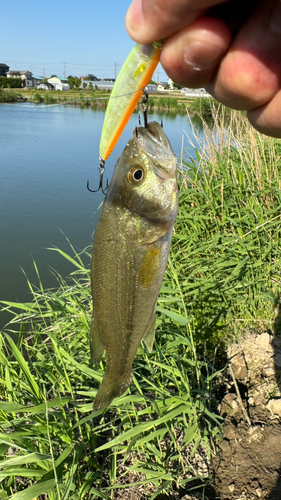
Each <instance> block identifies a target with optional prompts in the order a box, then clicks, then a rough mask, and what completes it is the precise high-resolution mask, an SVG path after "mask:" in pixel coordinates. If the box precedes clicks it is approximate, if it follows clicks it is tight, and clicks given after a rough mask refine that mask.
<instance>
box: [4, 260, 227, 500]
mask: <svg viewBox="0 0 281 500" xmlns="http://www.w3.org/2000/svg"><path fill="white" fill-rule="evenodd" d="M57 251H58V252H60V253H61V255H62V257H64V258H67V259H68V260H70V261H71V262H72V263H73V265H74V268H75V270H74V271H73V273H72V276H71V278H70V279H69V280H68V281H67V282H65V281H64V280H63V279H62V278H61V277H60V276H59V275H58V276H57V278H58V282H59V284H60V286H59V289H58V290H56V291H50V290H46V291H44V290H43V287H42V285H41V282H40V279H39V288H38V289H37V288H35V287H34V286H32V285H31V283H29V285H30V290H31V293H32V297H33V300H32V301H30V303H28V304H11V303H6V304H4V305H5V307H6V308H7V309H8V310H12V311H16V313H15V315H14V318H13V320H12V322H11V324H10V325H9V328H10V330H11V329H13V328H14V327H13V325H16V324H19V325H20V333H19V334H18V340H17V342H16V343H14V341H13V340H11V338H10V337H9V335H6V334H3V335H2V346H1V351H0V362H1V370H0V384H1V401H0V443H1V446H0V453H1V455H0V458H1V461H0V468H1V470H2V471H1V472H0V478H1V481H2V483H1V484H2V488H3V491H5V492H6V493H7V494H8V495H9V498H12V499H18V500H21V499H29V498H30V499H32V498H34V497H35V496H36V495H37V496H38V495H41V494H43V493H45V492H46V491H48V498H50V499H58V498H60V499H62V498H73V499H82V498H110V497H111V494H112V493H113V491H114V490H115V489H118V486H119V488H120V487H122V488H124V487H129V486H131V484H130V481H131V478H132V477H134V478H135V481H134V483H136V484H138V485H139V486H140V485H142V486H143V488H144V490H145V489H146V488H148V489H149V491H150V492H151V494H154V495H155V496H154V498H156V496H157V495H158V493H157V492H159V494H160V492H162V493H163V492H165V491H166V492H168V491H170V490H173V489H175V490H176V489H178V488H185V487H186V485H187V484H188V483H189V481H191V479H193V480H194V481H195V478H196V481H195V483H193V485H194V484H196V485H197V484H204V481H205V482H206V478H203V477H202V478H200V474H198V473H197V472H196V471H195V470H193V465H192V455H193V454H195V453H198V450H199V451H200V450H204V451H202V453H205V454H206V455H208V456H209V457H210V456H211V454H212V444H210V436H212V438H213V439H215V436H216V434H217V433H218V432H219V419H218V417H216V415H215V414H214V412H213V410H212V408H211V400H210V391H211V385H212V380H213V378H214V369H213V366H212V364H211V363H208V362H207V361H206V360H204V359H203V358H201V359H198V358H197V355H196V352H195V348H194V345H193V342H192V335H191V329H190V325H189V319H188V318H187V317H186V315H185V313H184V311H182V310H181V307H182V304H181V299H180V295H179V290H178V289H174V288H173V287H172V288H171V287H170V286H169V283H168V282H167V283H165V284H164V285H163V287H162V297H161V299H160V301H159V319H158V326H159V335H158V339H157V341H156V344H155V348H154V351H153V353H152V354H149V353H148V352H147V350H146V349H145V347H144V346H141V348H140V349H139V352H138V355H137V358H136V360H135V363H134V370H135V375H134V382H133V383H132V384H131V387H130V390H129V391H127V393H126V394H125V395H124V396H123V397H121V398H119V399H116V400H115V401H114V402H113V403H112V405H111V407H110V410H109V411H108V412H107V413H105V414H103V413H102V412H100V411H99V412H96V413H95V414H92V413H91V408H92V401H93V399H94V396H95V394H96V392H97V388H98V386H99V383H100V381H101V379H102V376H103V373H104V368H105V362H104V360H103V361H102V363H101V365H100V366H99V367H93V366H92V365H91V362H90V357H89V347H88V331H89V321H90V301H91V297H90V288H89V270H88V269H86V268H85V267H84V265H83V264H82V260H81V256H80V255H78V254H75V253H74V254H73V256H71V255H66V254H65V253H63V252H61V251H60V250H57ZM88 258H89V256H88ZM167 305H168V306H169V307H168V308H167ZM26 330H28V331H26ZM10 333H11V332H10ZM93 418H94V419H93ZM8 451H9V453H8ZM7 454H8V455H7ZM189 455H191V457H190V456H189ZM120 471H121V474H120ZM198 476H199V477H198ZM19 478H20V479H19Z"/></svg>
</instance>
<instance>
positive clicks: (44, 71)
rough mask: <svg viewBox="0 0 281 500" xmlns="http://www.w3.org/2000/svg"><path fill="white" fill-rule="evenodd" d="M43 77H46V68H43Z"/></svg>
mask: <svg viewBox="0 0 281 500" xmlns="http://www.w3.org/2000/svg"><path fill="white" fill-rule="evenodd" d="M43 78H45V70H44V68H43Z"/></svg>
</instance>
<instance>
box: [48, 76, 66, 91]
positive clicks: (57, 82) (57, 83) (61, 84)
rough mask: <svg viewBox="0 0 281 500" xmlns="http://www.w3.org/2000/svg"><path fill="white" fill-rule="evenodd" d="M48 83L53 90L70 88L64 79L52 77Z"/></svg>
mask: <svg viewBox="0 0 281 500" xmlns="http://www.w3.org/2000/svg"><path fill="white" fill-rule="evenodd" d="M48 83H51V84H52V85H53V87H54V89H55V90H70V86H69V83H68V80H67V79H66V78H59V77H58V76H53V77H52V78H48Z"/></svg>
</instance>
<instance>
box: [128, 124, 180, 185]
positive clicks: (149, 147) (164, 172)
mask: <svg viewBox="0 0 281 500" xmlns="http://www.w3.org/2000/svg"><path fill="white" fill-rule="evenodd" d="M134 141H137V145H138V147H139V148H140V149H141V150H142V152H143V153H144V154H145V155H147V156H148V157H149V159H150V160H151V161H152V165H153V166H154V170H155V169H156V170H155V174H156V175H158V176H159V177H161V178H163V179H166V178H167V177H168V176H170V175H171V174H172V173H173V172H174V171H175V170H176V163H177V162H176V159H175V154H174V151H173V148H172V145H171V143H170V141H169V139H168V137H167V136H166V134H165V132H164V130H163V128H162V126H161V125H160V123H158V122H149V123H148V124H147V125H146V127H137V128H136V129H135V132H134Z"/></svg>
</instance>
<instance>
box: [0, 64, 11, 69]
mask: <svg viewBox="0 0 281 500" xmlns="http://www.w3.org/2000/svg"><path fill="white" fill-rule="evenodd" d="M0 66H1V67H2V68H3V67H5V68H9V67H10V66H8V65H7V64H4V63H0Z"/></svg>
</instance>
